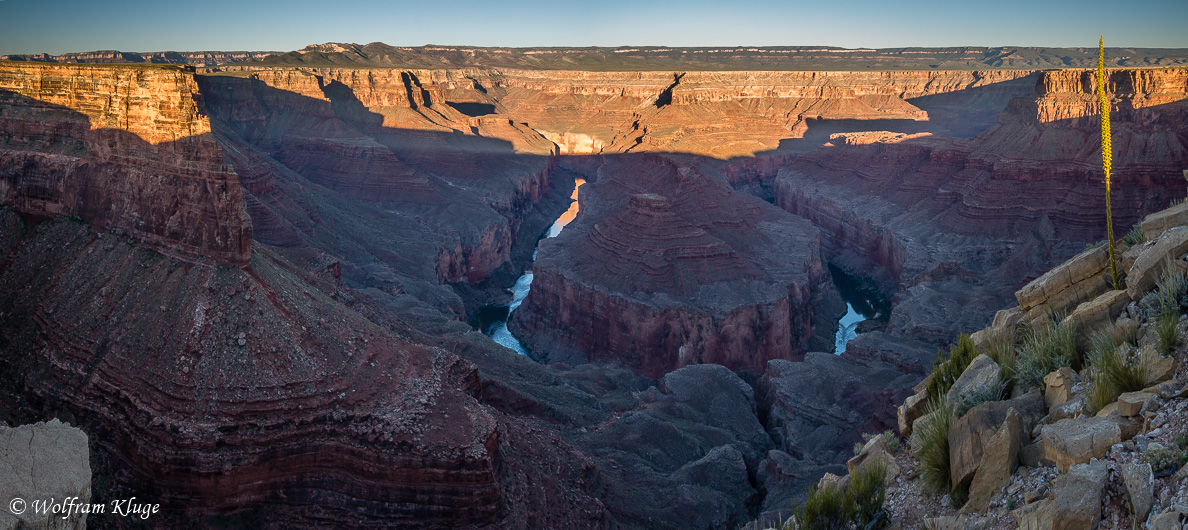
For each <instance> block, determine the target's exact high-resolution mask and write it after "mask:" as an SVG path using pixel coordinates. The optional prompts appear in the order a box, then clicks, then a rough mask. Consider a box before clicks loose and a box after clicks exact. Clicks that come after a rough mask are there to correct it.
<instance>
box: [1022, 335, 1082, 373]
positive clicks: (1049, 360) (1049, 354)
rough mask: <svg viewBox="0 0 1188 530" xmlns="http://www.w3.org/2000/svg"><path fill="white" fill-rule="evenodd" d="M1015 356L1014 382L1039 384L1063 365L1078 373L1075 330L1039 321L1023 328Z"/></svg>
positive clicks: (1078, 364)
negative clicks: (1016, 358)
mask: <svg viewBox="0 0 1188 530" xmlns="http://www.w3.org/2000/svg"><path fill="white" fill-rule="evenodd" d="M1018 356H1019V358H1018V361H1017V363H1016V369H1015V379H1016V380H1017V381H1019V382H1021V383H1024V384H1027V385H1030V386H1034V387H1039V386H1040V385H1042V384H1043V381H1044V376H1045V375H1048V374H1049V373H1051V372H1052V371H1053V370H1055V369H1057V368H1060V367H1062V366H1071V367H1072V368H1073V369H1078V370H1079V369H1080V368H1081V360H1080V355H1079V353H1078V352H1077V330H1076V329H1075V328H1074V326H1073V324H1071V323H1066V322H1060V323H1059V324H1056V323H1054V322H1051V321H1041V322H1039V323H1037V324H1035V325H1031V326H1025V328H1024V330H1023V342H1022V343H1021V344H1020V345H1019V351H1018Z"/></svg>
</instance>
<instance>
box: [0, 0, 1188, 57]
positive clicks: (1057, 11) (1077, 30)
mask: <svg viewBox="0 0 1188 530" xmlns="http://www.w3.org/2000/svg"><path fill="white" fill-rule="evenodd" d="M1100 34H1104V35H1105V38H1106V45H1107V46H1111V47H1168V48H1188V0H1171V1H1149V0H1136V1H1129V2H1126V1H1113V2H1105V1H1098V0H1081V1H1064V0H1061V1H1053V2H1043V1H1018V0H998V1H994V2H978V3H976V4H974V3H966V2H961V1H960V0H957V1H952V0H948V1H932V0H915V1H912V0H904V1H899V2H891V1H887V0H882V1H867V0H847V1H841V2H838V1H816V2H799V1H788V0H785V1H755V0H751V1H746V0H744V1H739V2H729V1H724V0H713V1H702V0H689V1H685V2H663V1H641V0H632V1H623V0H603V1H590V0H585V1H580V2H578V1H572V0H569V1H567V0H553V1H549V2H542V1H535V0H511V1H503V2H499V1H494V0H486V1H472V0H454V1H448V0H445V1H440V2H435V1H433V0H421V1H418V2H380V1H354V2H350V1H347V2H333V1H320V2H312V1H306V0H287V1H285V0H264V1H250V0H239V1H227V0H206V1H201V2H196V1H193V0H189V1H185V2H179V1H173V0H156V1H149V0H129V1H122V2H119V1H115V2H111V1H108V2H105V1H103V0H86V1H81V0H0V54H10V53H41V52H46V53H63V52H70V51H92V50H103V49H118V50H123V51H164V50H185V51H197V50H282V51H287V50H295V49H299V48H302V47H304V46H305V45H307V44H314V43H323V42H356V43H360V44H364V43H368V42H374V41H381V42H386V43H388V44H393V45H422V44H463V45H477V46H620V45H632V46H639V45H665V46H738V45H752V46H801V45H828V46H843V47H847V48H859V47H877V48H889V47H905V46H962V45H969V46H1056V47H1093V46H1096V44H1097V36H1098V35H1100Z"/></svg>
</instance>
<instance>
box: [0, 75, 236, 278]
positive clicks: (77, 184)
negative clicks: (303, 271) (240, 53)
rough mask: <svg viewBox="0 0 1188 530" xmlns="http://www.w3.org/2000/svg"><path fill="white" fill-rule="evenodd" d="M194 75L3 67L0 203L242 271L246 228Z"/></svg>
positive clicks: (0, 77)
mask: <svg viewBox="0 0 1188 530" xmlns="http://www.w3.org/2000/svg"><path fill="white" fill-rule="evenodd" d="M204 114H205V109H204V108H203V106H202V98H201V96H200V95H199V94H198V87H197V85H196V84H195V82H194V78H193V75H192V74H190V73H188V72H185V71H183V70H181V69H180V68H176V67H145V68H127V67H106V66H78V65H34V64H21V63H0V130H2V131H4V134H3V136H0V205H6V206H11V207H13V208H15V209H16V210H17V211H19V212H21V213H23V214H26V215H29V216H35V217H54V216H60V215H70V216H76V217H80V218H82V219H84V220H86V221H87V222H89V223H91V224H92V225H94V226H95V227H96V228H98V229H104V230H115V231H117V232H120V233H125V234H128V235H131V236H132V237H135V238H137V239H139V240H141V241H143V242H145V243H146V244H149V245H151V246H153V247H156V248H159V249H161V250H163V251H166V252H172V253H177V254H179V255H182V256H185V257H188V258H191V259H194V258H211V259H214V260H216V261H218V262H219V263H226V264H234V265H246V264H247V262H248V257H249V252H250V249H251V241H252V224H251V221H250V220H249V218H248V215H247V211H246V210H245V208H244V200H243V190H242V189H241V188H240V187H239V179H238V177H237V175H236V174H235V173H234V172H233V171H232V170H231V169H230V168H229V167H227V166H226V165H225V164H224V162H223V151H222V150H221V149H220V148H219V146H218V144H216V143H215V141H214V138H213V137H212V135H211V129H210V122H209V120H208V119H207V118H206V116H205V115H204Z"/></svg>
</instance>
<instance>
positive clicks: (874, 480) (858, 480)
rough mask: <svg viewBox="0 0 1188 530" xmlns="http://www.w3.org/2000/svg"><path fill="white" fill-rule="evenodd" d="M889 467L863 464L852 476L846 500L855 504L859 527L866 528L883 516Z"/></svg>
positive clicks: (854, 511)
mask: <svg viewBox="0 0 1188 530" xmlns="http://www.w3.org/2000/svg"><path fill="white" fill-rule="evenodd" d="M886 481H887V468H886V467H884V466H883V465H882V464H880V463H872V464H869V465H866V466H863V467H862V469H859V470H858V472H857V473H854V475H853V476H851V477H850V485H849V487H847V488H846V500H847V501H848V503H849V504H850V505H851V506H853V513H854V517H853V521H854V522H855V523H857V525H858V528H866V527H867V526H868V525H870V524H871V523H874V522H875V521H877V520H879V519H880V518H882V516H883V501H885V500H887V486H886Z"/></svg>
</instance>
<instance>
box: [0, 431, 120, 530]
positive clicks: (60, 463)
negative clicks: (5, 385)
mask: <svg viewBox="0 0 1188 530" xmlns="http://www.w3.org/2000/svg"><path fill="white" fill-rule="evenodd" d="M89 455H90V450H89V449H88V448H87V435H86V433H84V432H82V431H81V430H79V429H77V428H75V427H71V426H69V425H66V424H64V423H62V422H60V421H58V420H52V421H49V422H45V423H37V424H34V425H23V426H20V427H7V426H4V425H0V501H3V502H4V507H5V509H4V511H0V528H4V529H9V528H12V529H18V528H46V529H49V528H53V529H63V530H65V529H79V530H81V529H85V528H86V527H87V515H88V514H87V513H85V512H84V513H78V512H77V511H75V510H70V511H68V512H67V511H59V513H50V512H49V511H46V510H44V509H39V508H38V507H37V506H36V505H35V504H34V502H35V501H40V502H43V503H44V502H58V503H61V502H63V501H65V500H66V499H73V501H74V503H76V504H89V503H90V502H91V461H90V458H89ZM98 502H99V503H100V504H102V503H103V502H106V500H105V499H104V500H99V501H98ZM14 503H16V504H14Z"/></svg>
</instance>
